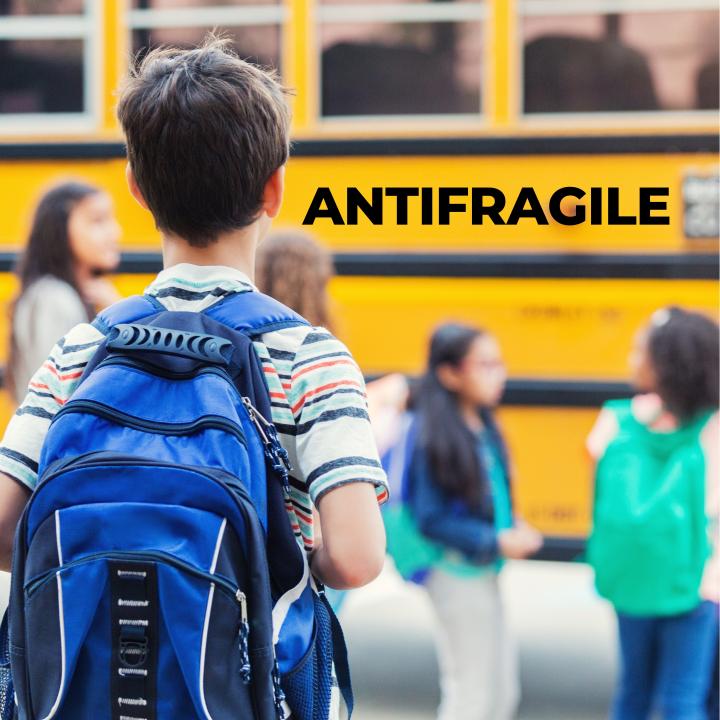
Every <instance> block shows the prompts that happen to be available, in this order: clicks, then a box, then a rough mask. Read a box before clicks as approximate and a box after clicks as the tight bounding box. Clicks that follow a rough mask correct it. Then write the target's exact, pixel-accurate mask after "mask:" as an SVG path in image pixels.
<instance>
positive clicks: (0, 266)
mask: <svg viewBox="0 0 720 720" xmlns="http://www.w3.org/2000/svg"><path fill="white" fill-rule="evenodd" d="M15 260H16V254H15V253H12V252H5V253H0V272H11V271H12V269H13V267H14V265H15ZM334 262H335V268H336V271H337V274H338V275H342V276H345V277H413V278H424V277H427V278H519V279H533V278H542V279H563V278H565V279H572V278H577V279H588V280H603V279H613V280H717V279H718V276H719V275H720V259H719V258H718V256H717V255H716V254H713V253H676V254H673V253H667V254H647V255H644V254H639V255H619V254H618V255H614V254H613V255H608V254H602V253H593V254H590V253H588V254H580V253H577V254H556V253H380V252H377V253H336V254H335V255H334ZM160 270H162V256H161V255H160V253H157V252H128V253H123V256H122V260H121V263H120V266H119V268H118V272H120V273H126V274H147V275H151V274H155V273H158V272H159V271H160Z"/></svg>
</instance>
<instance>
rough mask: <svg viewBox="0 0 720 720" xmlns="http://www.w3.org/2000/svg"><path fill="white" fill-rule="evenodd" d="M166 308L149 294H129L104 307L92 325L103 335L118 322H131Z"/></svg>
mask: <svg viewBox="0 0 720 720" xmlns="http://www.w3.org/2000/svg"><path fill="white" fill-rule="evenodd" d="M165 310H166V308H165V306H164V305H162V304H161V303H160V302H159V301H158V300H156V299H155V298H154V297H151V296H150V295H131V296H130V297H129V298H125V299H124V300H119V301H118V302H116V303H114V304H113V305H111V306H110V307H109V308H105V310H103V311H102V312H101V313H99V314H98V316H97V317H96V318H95V320H93V322H92V325H93V327H95V328H96V329H98V330H99V331H100V332H101V333H103V335H107V334H108V333H109V332H110V330H111V329H112V328H114V327H115V326H116V325H119V324H120V323H131V322H136V321H137V320H142V319H143V318H146V317H149V316H150V315H155V314H156V313H159V312H163V311H165Z"/></svg>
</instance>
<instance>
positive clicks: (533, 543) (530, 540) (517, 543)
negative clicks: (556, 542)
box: [498, 520, 543, 560]
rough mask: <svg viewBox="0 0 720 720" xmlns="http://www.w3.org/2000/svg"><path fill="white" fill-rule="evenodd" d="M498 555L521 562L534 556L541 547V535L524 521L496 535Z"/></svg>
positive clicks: (519, 521)
mask: <svg viewBox="0 0 720 720" xmlns="http://www.w3.org/2000/svg"><path fill="white" fill-rule="evenodd" d="M498 545H499V547H500V554H501V555H502V556H503V557H505V558H508V559H509V560H523V559H524V558H527V557H530V556H531V555H534V554H535V553H536V552H537V551H538V550H540V548H541V547H542V545H543V537H542V535H541V534H540V533H539V532H538V531H537V530H536V529H535V528H533V527H531V526H530V525H528V524H527V523H526V522H525V521H524V520H518V522H517V524H516V525H515V527H512V528H510V529H508V530H502V531H501V532H500V533H499V534H498Z"/></svg>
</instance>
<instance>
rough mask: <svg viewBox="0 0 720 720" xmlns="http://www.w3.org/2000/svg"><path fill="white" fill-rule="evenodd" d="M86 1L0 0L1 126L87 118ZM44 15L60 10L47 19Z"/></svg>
mask: <svg viewBox="0 0 720 720" xmlns="http://www.w3.org/2000/svg"><path fill="white" fill-rule="evenodd" d="M88 7H89V6H88V5H87V4H86V3H85V2H84V0H40V1H31V0H5V1H4V2H0V18H2V19H1V20H0V22H1V23H2V26H3V27H2V40H0V67H2V72H1V73H0V129H6V128H9V129H11V130H17V129H24V127H25V123H27V122H28V121H29V122H30V124H31V125H32V121H33V120H35V119H37V120H39V121H40V122H45V123H46V122H47V115H48V114H51V115H54V116H55V117H58V116H60V115H62V116H63V117H64V118H72V119H75V118H79V119H82V118H84V117H86V116H87V117H89V115H90V110H89V109H90V107H91V96H92V92H93V90H92V72H91V70H92V65H91V52H89V50H90V48H89V45H90V43H91V42H92V22H91V18H90V17H89V14H90V13H89V12H88V9H87V8H88ZM43 15H62V17H61V18H60V17H59V18H58V21H57V22H55V21H53V22H52V23H49V22H48V21H47V20H46V19H45V18H44V17H42V16H43Z"/></svg>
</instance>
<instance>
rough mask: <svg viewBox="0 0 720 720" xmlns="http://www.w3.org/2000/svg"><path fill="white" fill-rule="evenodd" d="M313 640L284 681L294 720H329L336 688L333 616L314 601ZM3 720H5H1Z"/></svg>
mask: <svg viewBox="0 0 720 720" xmlns="http://www.w3.org/2000/svg"><path fill="white" fill-rule="evenodd" d="M314 604H315V632H314V639H313V642H312V643H311V645H310V649H309V650H308V652H307V654H306V655H305V657H304V658H303V659H302V660H301V661H300V663H299V664H298V665H297V667H296V668H294V669H293V670H291V671H290V672H289V673H287V674H285V675H283V676H282V678H281V683H282V688H283V691H284V692H285V696H286V699H287V703H288V705H289V706H290V709H291V710H292V718H293V720H327V718H328V715H329V713H330V698H331V694H332V686H333V671H332V663H333V641H332V625H331V620H330V614H329V612H328V609H327V608H326V607H325V604H324V603H323V602H322V600H320V598H319V597H317V596H315V597H314ZM0 720H4V718H3V719H0Z"/></svg>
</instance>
